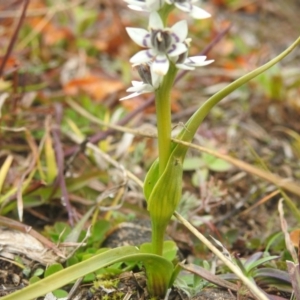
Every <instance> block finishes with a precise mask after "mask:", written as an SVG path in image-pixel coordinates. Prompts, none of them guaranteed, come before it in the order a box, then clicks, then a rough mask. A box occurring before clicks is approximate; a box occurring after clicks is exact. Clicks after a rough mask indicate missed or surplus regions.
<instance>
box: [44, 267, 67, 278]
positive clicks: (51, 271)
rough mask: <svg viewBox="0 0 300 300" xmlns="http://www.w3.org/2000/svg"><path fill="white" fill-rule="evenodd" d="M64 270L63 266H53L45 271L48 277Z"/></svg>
mask: <svg viewBox="0 0 300 300" xmlns="http://www.w3.org/2000/svg"><path fill="white" fill-rule="evenodd" d="M61 270H63V266H62V265H61V264H53V265H51V266H49V267H48V268H47V270H46V271H45V277H48V276H50V275H52V274H54V273H57V272H58V271H61Z"/></svg>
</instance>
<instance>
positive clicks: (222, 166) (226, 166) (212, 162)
mask: <svg viewBox="0 0 300 300" xmlns="http://www.w3.org/2000/svg"><path fill="white" fill-rule="evenodd" d="M202 157H203V160H204V161H205V163H206V166H207V167H208V168H209V169H210V170H211V171H215V172H226V171H229V170H230V169H231V167H232V166H231V164H230V163H229V162H227V161H225V160H223V159H220V158H217V157H215V156H213V155H210V154H207V153H203V154H202Z"/></svg>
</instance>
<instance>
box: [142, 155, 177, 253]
mask: <svg viewBox="0 0 300 300" xmlns="http://www.w3.org/2000/svg"><path fill="white" fill-rule="evenodd" d="M182 172H183V169H182V161H181V159H178V158H177V157H175V156H174V155H173V153H172V154H171V156H170V158H169V161H168V164H167V166H166V168H165V171H164V172H163V174H162V175H161V176H160V178H159V179H158V181H157V182H156V184H155V186H154V187H153V189H152V192H151V194H150V196H149V199H148V207H147V208H148V210H149V212H150V216H151V221H152V243H153V250H154V253H156V254H159V255H161V254H162V251H163V241H164V233H165V229H166V227H167V224H168V223H169V221H170V219H171V217H172V215H173V213H174V211H175V210H176V207H177V205H178V203H179V201H180V199H181V194H182ZM146 184H147V183H146ZM148 192H149V191H147V193H148Z"/></svg>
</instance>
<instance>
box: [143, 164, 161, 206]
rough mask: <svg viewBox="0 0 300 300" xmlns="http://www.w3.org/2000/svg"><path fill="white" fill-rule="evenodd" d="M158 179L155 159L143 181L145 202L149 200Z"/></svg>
mask: <svg viewBox="0 0 300 300" xmlns="http://www.w3.org/2000/svg"><path fill="white" fill-rule="evenodd" d="M158 178H159V164H158V159H156V160H155V161H154V162H153V164H152V165H151V167H150V169H149V171H148V173H147V175H146V178H145V181H144V195H145V198H146V201H148V200H149V198H150V195H151V193H152V191H153V188H154V186H155V184H156V183H157V181H158Z"/></svg>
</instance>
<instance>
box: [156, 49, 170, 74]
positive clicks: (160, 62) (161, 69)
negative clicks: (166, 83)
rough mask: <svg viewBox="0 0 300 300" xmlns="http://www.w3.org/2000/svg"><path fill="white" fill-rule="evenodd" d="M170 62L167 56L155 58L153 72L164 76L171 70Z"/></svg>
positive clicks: (160, 55)
mask: <svg viewBox="0 0 300 300" xmlns="http://www.w3.org/2000/svg"><path fill="white" fill-rule="evenodd" d="M169 65H170V62H169V60H168V58H167V56H166V55H165V54H159V55H157V56H156V57H155V60H154V62H153V64H152V67H153V72H154V73H156V74H158V75H160V76H164V75H166V74H167V72H168V70H169Z"/></svg>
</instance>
